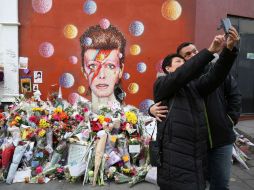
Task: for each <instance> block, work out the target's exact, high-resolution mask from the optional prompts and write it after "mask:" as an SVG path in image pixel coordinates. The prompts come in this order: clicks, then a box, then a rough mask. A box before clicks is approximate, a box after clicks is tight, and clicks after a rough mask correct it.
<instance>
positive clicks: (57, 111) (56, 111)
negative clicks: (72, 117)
mask: <svg viewBox="0 0 254 190" xmlns="http://www.w3.org/2000/svg"><path fill="white" fill-rule="evenodd" d="M62 112H63V109H62V108H61V107H57V108H55V109H54V113H62Z"/></svg>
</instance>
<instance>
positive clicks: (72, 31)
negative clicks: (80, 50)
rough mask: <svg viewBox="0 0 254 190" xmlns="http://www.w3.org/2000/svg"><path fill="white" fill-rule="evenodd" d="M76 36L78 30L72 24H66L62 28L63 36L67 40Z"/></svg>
mask: <svg viewBox="0 0 254 190" xmlns="http://www.w3.org/2000/svg"><path fill="white" fill-rule="evenodd" d="M77 35H78V29H77V27H76V26H74V25H73V24H68V25H66V26H65V27H64V36H65V37H66V38H69V39H73V38H76V37H77Z"/></svg>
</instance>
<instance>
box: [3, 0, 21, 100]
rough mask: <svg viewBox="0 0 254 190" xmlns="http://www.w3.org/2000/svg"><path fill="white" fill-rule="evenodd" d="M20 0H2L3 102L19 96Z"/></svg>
mask: <svg viewBox="0 0 254 190" xmlns="http://www.w3.org/2000/svg"><path fill="white" fill-rule="evenodd" d="M19 25H20V23H19V22H18V0H0V65H3V67H4V85H3V89H0V91H2V95H1V94H0V101H1V102H13V101H15V97H17V96H19V64H18V60H19V55H18V49H19V45H18V27H19Z"/></svg>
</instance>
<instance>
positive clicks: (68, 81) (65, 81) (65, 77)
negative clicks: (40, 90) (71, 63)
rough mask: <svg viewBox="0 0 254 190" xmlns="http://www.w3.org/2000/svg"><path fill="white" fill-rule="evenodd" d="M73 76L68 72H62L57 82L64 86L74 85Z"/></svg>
mask: <svg viewBox="0 0 254 190" xmlns="http://www.w3.org/2000/svg"><path fill="white" fill-rule="evenodd" d="M74 82H75V80H74V77H73V75H72V74H70V73H64V74H62V76H61V77H60V79H59V83H60V85H61V86H62V87H64V88H71V87H72V86H73V85H74Z"/></svg>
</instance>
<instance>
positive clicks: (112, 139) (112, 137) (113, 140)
mask: <svg viewBox="0 0 254 190" xmlns="http://www.w3.org/2000/svg"><path fill="white" fill-rule="evenodd" d="M116 139H117V137H116V136H115V135H113V136H111V138H110V140H111V142H113V143H115V142H116Z"/></svg>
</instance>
